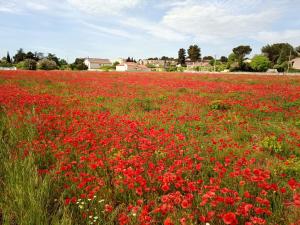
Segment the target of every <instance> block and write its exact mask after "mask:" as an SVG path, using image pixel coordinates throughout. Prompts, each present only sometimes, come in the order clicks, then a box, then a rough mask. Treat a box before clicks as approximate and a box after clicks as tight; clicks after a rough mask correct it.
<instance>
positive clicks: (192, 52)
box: [188, 45, 201, 62]
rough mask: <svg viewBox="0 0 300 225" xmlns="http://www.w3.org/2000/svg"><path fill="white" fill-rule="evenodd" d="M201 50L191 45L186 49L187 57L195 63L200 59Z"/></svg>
mask: <svg viewBox="0 0 300 225" xmlns="http://www.w3.org/2000/svg"><path fill="white" fill-rule="evenodd" d="M200 52H201V49H200V48H199V47H198V45H191V46H190V47H189V49H188V55H189V58H190V59H191V61H192V62H196V61H198V60H199V59H200V57H201V53H200Z"/></svg>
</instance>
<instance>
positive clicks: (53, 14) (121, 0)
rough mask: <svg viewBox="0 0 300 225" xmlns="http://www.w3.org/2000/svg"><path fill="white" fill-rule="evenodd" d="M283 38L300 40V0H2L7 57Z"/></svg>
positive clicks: (113, 54) (215, 46)
mask: <svg viewBox="0 0 300 225" xmlns="http://www.w3.org/2000/svg"><path fill="white" fill-rule="evenodd" d="M275 42H289V43H291V44H292V45H294V46H299V45H300V0H210V1H207V0H0V56H1V57H2V56H4V55H6V51H10V53H11V55H13V54H14V53H15V52H16V50H17V49H19V48H21V47H22V48H23V49H24V50H25V51H40V52H45V53H48V52H51V53H55V54H56V55H57V56H59V57H62V58H66V59H67V60H68V61H70V62H71V61H72V60H74V58H75V57H87V56H89V57H101V58H112V59H114V58H118V57H128V56H132V57H135V58H137V59H139V58H148V57H155V56H158V57H160V56H163V55H166V56H173V57H176V56H177V51H178V49H179V48H182V47H183V48H188V46H189V45H190V44H198V45H199V46H200V48H201V51H202V55H203V56H204V55H215V54H216V55H217V56H221V55H226V56H227V55H228V54H229V53H230V52H231V50H232V48H233V47H236V46H237V45H240V44H249V45H251V47H252V48H253V54H256V53H260V48H261V47H262V46H263V45H265V44H267V43H275Z"/></svg>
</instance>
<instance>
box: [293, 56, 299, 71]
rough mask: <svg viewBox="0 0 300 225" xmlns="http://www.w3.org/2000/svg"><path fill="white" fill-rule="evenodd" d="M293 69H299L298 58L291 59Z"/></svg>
mask: <svg viewBox="0 0 300 225" xmlns="http://www.w3.org/2000/svg"><path fill="white" fill-rule="evenodd" d="M293 62H294V63H293V69H296V70H300V58H297V59H295V60H293Z"/></svg>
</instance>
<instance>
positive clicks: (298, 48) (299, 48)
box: [295, 46, 300, 54]
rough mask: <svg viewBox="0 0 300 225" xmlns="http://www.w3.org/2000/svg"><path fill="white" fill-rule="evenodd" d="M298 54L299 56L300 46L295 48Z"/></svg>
mask: <svg viewBox="0 0 300 225" xmlns="http://www.w3.org/2000/svg"><path fill="white" fill-rule="evenodd" d="M295 50H296V52H298V54H300V46H298V47H296V48H295Z"/></svg>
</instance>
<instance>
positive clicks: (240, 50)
mask: <svg viewBox="0 0 300 225" xmlns="http://www.w3.org/2000/svg"><path fill="white" fill-rule="evenodd" d="M232 51H233V53H234V54H235V55H236V57H237V60H238V63H239V67H242V64H243V60H244V58H245V56H246V55H248V54H250V53H251V51H252V48H251V47H250V46H249V45H240V46H238V47H236V48H234V49H232Z"/></svg>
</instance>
